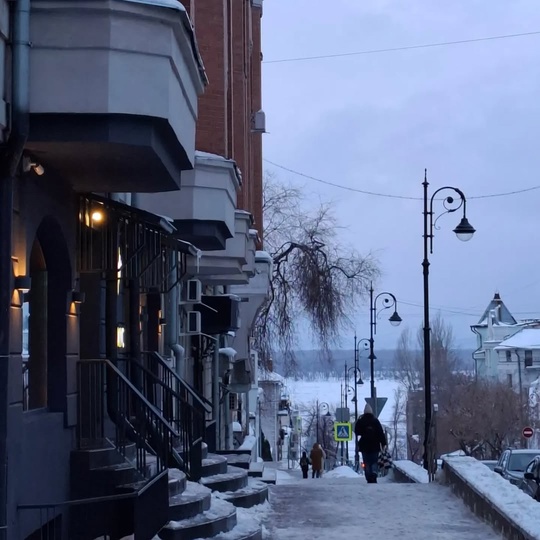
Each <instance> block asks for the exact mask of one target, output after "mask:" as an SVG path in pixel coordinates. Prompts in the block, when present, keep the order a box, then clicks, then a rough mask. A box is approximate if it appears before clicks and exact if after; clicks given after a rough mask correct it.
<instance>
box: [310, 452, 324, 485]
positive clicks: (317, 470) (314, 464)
mask: <svg viewBox="0 0 540 540" xmlns="http://www.w3.org/2000/svg"><path fill="white" fill-rule="evenodd" d="M323 458H324V451H323V449H322V448H321V445H320V444H319V443H315V444H314V445H313V448H312V449H311V452H310V454H309V459H310V460H311V478H315V477H317V478H320V477H321V472H322V465H323Z"/></svg>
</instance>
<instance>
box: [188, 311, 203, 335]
mask: <svg viewBox="0 0 540 540" xmlns="http://www.w3.org/2000/svg"><path fill="white" fill-rule="evenodd" d="M187 333H188V334H200V333H201V312H200V311H188V312H187Z"/></svg>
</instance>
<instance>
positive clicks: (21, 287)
mask: <svg viewBox="0 0 540 540" xmlns="http://www.w3.org/2000/svg"><path fill="white" fill-rule="evenodd" d="M13 288H14V289H16V290H18V291H19V292H21V293H27V292H28V291H29V290H30V289H31V288H32V278H31V277H29V276H17V277H16V278H15V281H14V286H13Z"/></svg>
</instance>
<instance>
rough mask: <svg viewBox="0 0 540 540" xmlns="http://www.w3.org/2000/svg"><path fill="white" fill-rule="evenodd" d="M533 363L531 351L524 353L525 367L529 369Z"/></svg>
mask: <svg viewBox="0 0 540 540" xmlns="http://www.w3.org/2000/svg"><path fill="white" fill-rule="evenodd" d="M532 363H533V355H532V351H525V367H531V366H532Z"/></svg>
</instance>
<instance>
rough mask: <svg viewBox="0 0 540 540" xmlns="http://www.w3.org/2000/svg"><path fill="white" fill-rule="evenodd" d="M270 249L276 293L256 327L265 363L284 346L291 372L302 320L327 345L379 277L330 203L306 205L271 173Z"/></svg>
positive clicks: (266, 205)
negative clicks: (341, 228) (341, 233)
mask: <svg viewBox="0 0 540 540" xmlns="http://www.w3.org/2000/svg"><path fill="white" fill-rule="evenodd" d="M263 215H264V249H265V250H266V251H268V252H269V253H270V255H271V257H272V261H273V270H272V279H271V294H270V298H269V300H268V301H267V302H266V304H265V305H264V306H263V308H262V309H261V311H260V313H259V317H258V321H257V324H256V326H255V328H256V335H255V339H256V341H257V346H258V350H259V351H260V355H259V357H260V359H261V363H262V364H263V365H267V364H269V362H270V359H271V357H272V353H273V352H275V350H276V349H279V350H280V351H281V352H282V353H283V355H284V365H285V374H286V375H291V374H295V372H296V362H295V356H294V352H293V346H294V344H295V343H296V335H297V334H296V333H297V330H298V325H297V322H298V321H299V320H301V319H305V320H307V322H308V323H309V325H310V327H311V330H312V333H313V336H314V341H315V343H316V344H317V345H318V346H319V347H320V348H321V349H323V350H328V348H329V345H330V344H331V343H333V342H334V341H335V339H336V338H337V337H338V336H339V332H340V330H341V329H342V327H343V326H344V325H345V324H346V323H347V321H348V318H347V316H348V314H349V313H351V311H352V310H353V308H354V307H355V306H356V305H357V303H358V302H359V301H360V300H361V299H362V297H363V296H364V294H365V293H366V292H367V289H368V287H369V282H370V280H372V279H374V278H376V277H377V276H378V268H377V265H376V263H375V261H374V259H373V258H372V256H371V255H367V256H361V255H359V254H358V253H356V251H355V250H353V249H350V248H348V247H345V246H342V245H340V243H339V240H338V235H337V232H338V224H337V221H336V219H335V217H334V215H333V213H332V207H331V205H329V204H320V205H319V206H318V207H316V208H314V209H312V210H310V209H307V208H306V203H305V200H304V195H303V192H302V191H301V190H299V189H298V188H294V187H292V186H290V185H287V184H284V183H282V182H280V181H278V180H277V179H276V178H275V177H274V176H272V175H268V174H267V175H266V177H265V181H264V190H263Z"/></svg>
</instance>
